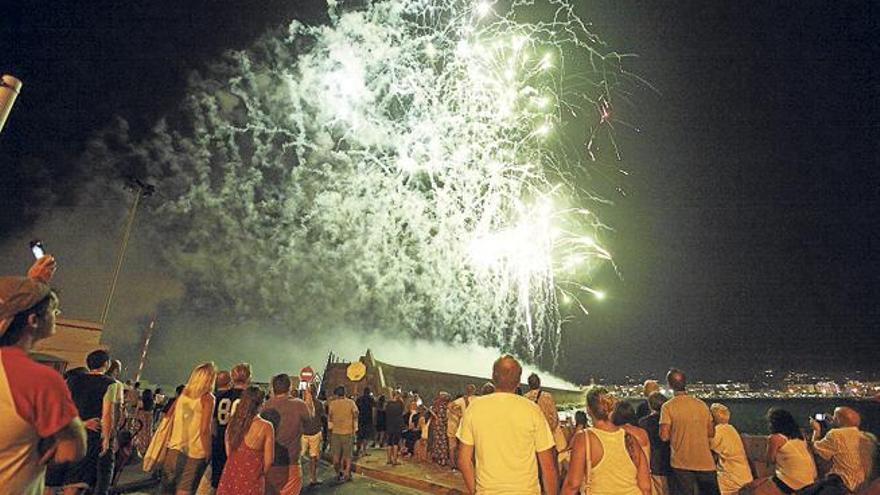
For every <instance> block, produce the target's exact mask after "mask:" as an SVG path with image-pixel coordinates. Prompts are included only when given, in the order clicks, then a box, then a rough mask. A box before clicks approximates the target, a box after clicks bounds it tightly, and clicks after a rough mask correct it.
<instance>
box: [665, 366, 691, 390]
mask: <svg viewBox="0 0 880 495" xmlns="http://www.w3.org/2000/svg"><path fill="white" fill-rule="evenodd" d="M666 383H668V384H669V388H671V389H672V390H673V391H674V392H684V391H685V389H686V388H687V378H685V376H684V371H681V370H680V369H678V368H672V369H670V370H669V372H668V373H666Z"/></svg>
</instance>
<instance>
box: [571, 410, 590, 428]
mask: <svg viewBox="0 0 880 495" xmlns="http://www.w3.org/2000/svg"><path fill="white" fill-rule="evenodd" d="M586 429H587V413H585V412H583V411H578V412H576V413H574V432H575V433H578V432H581V431H584V430H586Z"/></svg>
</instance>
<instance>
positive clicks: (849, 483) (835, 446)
mask: <svg viewBox="0 0 880 495" xmlns="http://www.w3.org/2000/svg"><path fill="white" fill-rule="evenodd" d="M833 421H834V426H835V427H834V428H832V429H831V430H829V431H828V433H826V434H825V437H824V438H823V437H822V426H821V425H820V424H819V423H818V422H817V421H815V420H810V426H812V427H813V450H815V451H816V453H817V454H819V456H821V457H822V458H823V459H825V460H830V461H831V469H830V470H829V471H828V476H827V477H826V478H825V479H824V480H821V481H819V482H817V483H815V484H813V485H810V486H809V487H807V488H805V489H804V490H803V491H802V493H805V494H810V495H812V494H819V493H821V494H822V495H830V494H837V493H840V494H844V493H849V492H855V491H857V490H858V489H859V487H860V485H862V483H864V481H865V470H866V469H865V466H864V465H863V464H862V458H861V453H862V450H863V448H862V447H863V445H865V444H868V446H870V444H871V443H874V442H876V440H875V439H874V438H872V437H869V436H868V435H867V434H866V433H863V432H862V431H860V430H859V425H861V422H862V418H861V416H860V415H859V413H857V412H856V411H855V410H854V409H852V408H849V407H838V408H836V409H835V410H834V417H833Z"/></svg>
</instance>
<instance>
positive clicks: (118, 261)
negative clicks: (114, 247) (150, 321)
mask: <svg viewBox="0 0 880 495" xmlns="http://www.w3.org/2000/svg"><path fill="white" fill-rule="evenodd" d="M142 193H143V190H142V188H141V187H138V188H137V189H135V196H134V203H132V205H131V209H130V210H129V211H128V222H127V224H126V226H125V233H124V234H123V235H122V246H120V248H119V256H117V257H116V269H115V270H114V271H113V279H112V280H111V281H110V293H109V294H107V302H105V303H104V310H103V311H102V312H101V325H105V324H107V318H109V317H110V305H111V304H113V294H114V293H115V292H116V283H117V282H118V281H119V272H121V271H122V263H123V261H125V250H126V249H128V239H129V237H130V236H131V228H132V226H133V225H134V216H135V214H136V213H137V207H138V203H140V201H141V194H142Z"/></svg>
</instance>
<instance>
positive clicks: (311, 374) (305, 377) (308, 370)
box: [299, 366, 315, 383]
mask: <svg viewBox="0 0 880 495" xmlns="http://www.w3.org/2000/svg"><path fill="white" fill-rule="evenodd" d="M314 378H315V370H313V369H312V367H311V366H306V367H305V368H303V369H301V370H299V379H300V380H302V381H304V382H307V383H308V382H311V381H312V380H313V379H314Z"/></svg>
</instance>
